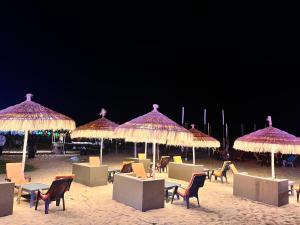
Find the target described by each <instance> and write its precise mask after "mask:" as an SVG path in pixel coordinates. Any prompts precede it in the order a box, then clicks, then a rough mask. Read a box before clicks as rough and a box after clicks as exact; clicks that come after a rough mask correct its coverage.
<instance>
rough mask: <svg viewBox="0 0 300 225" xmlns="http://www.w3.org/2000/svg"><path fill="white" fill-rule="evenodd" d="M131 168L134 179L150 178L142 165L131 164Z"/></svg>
mask: <svg viewBox="0 0 300 225" xmlns="http://www.w3.org/2000/svg"><path fill="white" fill-rule="evenodd" d="M131 166H132V170H133V173H135V175H136V177H139V178H149V177H151V176H150V175H147V173H146V171H145V168H144V164H143V163H132V165H131Z"/></svg>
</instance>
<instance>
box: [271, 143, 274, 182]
mask: <svg viewBox="0 0 300 225" xmlns="http://www.w3.org/2000/svg"><path fill="white" fill-rule="evenodd" d="M271 164H272V179H275V165H274V149H272V152H271Z"/></svg>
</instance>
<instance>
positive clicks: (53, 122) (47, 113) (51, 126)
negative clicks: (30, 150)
mask: <svg viewBox="0 0 300 225" xmlns="http://www.w3.org/2000/svg"><path fill="white" fill-rule="evenodd" d="M32 96H33V95H32V94H27V95H26V101H24V102H21V103H19V104H17V105H14V106H10V107H8V108H6V109H3V110H1V111H0V130H2V131H24V133H25V135H24V143H23V158H22V163H23V167H24V166H25V158H26V146H27V139H28V131H34V130H62V129H63V130H73V129H74V128H75V122H74V120H72V119H71V118H69V117H67V116H65V115H63V114H60V113H57V112H55V111H53V110H51V109H48V108H46V107H44V106H42V105H40V104H38V103H36V102H34V101H32V100H31V97H32Z"/></svg>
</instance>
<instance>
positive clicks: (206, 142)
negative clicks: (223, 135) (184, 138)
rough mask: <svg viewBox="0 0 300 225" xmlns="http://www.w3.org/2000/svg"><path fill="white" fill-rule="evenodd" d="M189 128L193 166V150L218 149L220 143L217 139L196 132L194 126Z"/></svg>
mask: <svg viewBox="0 0 300 225" xmlns="http://www.w3.org/2000/svg"><path fill="white" fill-rule="evenodd" d="M191 126H192V128H191V129H189V131H190V132H191V133H192V134H193V136H194V139H193V146H192V147H193V164H195V148H219V147H220V142H219V141H218V140H217V139H215V138H213V137H211V136H209V135H207V134H205V133H203V132H201V131H199V130H197V129H196V128H195V125H194V124H192V125H191Z"/></svg>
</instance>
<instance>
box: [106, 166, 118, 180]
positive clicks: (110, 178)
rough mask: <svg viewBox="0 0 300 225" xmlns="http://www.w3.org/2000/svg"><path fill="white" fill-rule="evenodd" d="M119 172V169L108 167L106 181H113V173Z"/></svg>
mask: <svg viewBox="0 0 300 225" xmlns="http://www.w3.org/2000/svg"><path fill="white" fill-rule="evenodd" d="M117 172H120V169H116V168H108V182H111V183H112V182H113V179H114V175H115V173H117Z"/></svg>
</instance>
